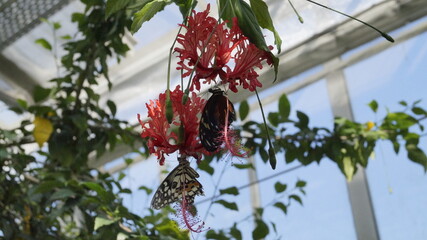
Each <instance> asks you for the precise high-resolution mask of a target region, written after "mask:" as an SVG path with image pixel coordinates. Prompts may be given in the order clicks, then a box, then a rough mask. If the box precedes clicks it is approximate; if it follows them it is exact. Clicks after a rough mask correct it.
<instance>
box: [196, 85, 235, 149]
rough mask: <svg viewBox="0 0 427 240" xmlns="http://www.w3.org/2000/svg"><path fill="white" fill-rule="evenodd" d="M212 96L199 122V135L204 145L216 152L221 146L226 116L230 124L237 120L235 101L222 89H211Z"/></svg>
mask: <svg viewBox="0 0 427 240" xmlns="http://www.w3.org/2000/svg"><path fill="white" fill-rule="evenodd" d="M209 92H211V93H212V96H211V97H210V98H209V100H208V102H207V103H206V105H205V107H204V108H203V112H202V117H201V118H200V124H199V137H200V141H201V142H202V145H203V147H204V148H205V149H206V150H207V151H209V152H215V151H217V150H218V148H219V147H220V146H221V144H222V142H223V140H222V139H221V135H222V134H223V131H224V126H225V123H226V118H227V116H228V126H227V127H229V126H230V124H231V122H233V121H234V120H236V113H235V111H234V106H233V103H231V101H230V100H229V99H228V98H227V96H225V95H224V91H222V90H221V89H218V88H215V89H209Z"/></svg>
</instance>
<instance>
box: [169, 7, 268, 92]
mask: <svg viewBox="0 0 427 240" xmlns="http://www.w3.org/2000/svg"><path fill="white" fill-rule="evenodd" d="M209 10H210V6H209V5H208V7H207V9H206V10H205V11H203V12H199V13H196V12H195V11H193V15H192V16H190V17H189V18H188V26H183V27H184V28H185V29H186V30H187V31H186V33H185V34H179V35H178V38H177V41H178V43H179V44H180V45H181V47H177V48H175V51H176V52H177V53H178V54H179V55H178V57H179V58H180V61H179V62H178V65H179V66H178V68H177V69H178V70H181V69H182V70H183V77H187V76H190V75H191V72H192V71H193V68H195V70H194V76H193V79H191V81H192V85H191V90H193V89H194V88H195V89H197V90H200V80H204V81H203V82H202V83H208V84H210V83H211V82H212V81H213V82H215V81H216V77H217V76H219V78H220V79H221V82H222V83H223V84H227V83H228V84H229V86H230V90H232V91H233V92H237V88H236V86H238V85H241V86H242V87H243V88H244V89H248V90H249V91H255V89H256V88H257V87H261V86H262V84H261V83H260V82H259V81H258V74H257V73H256V71H255V68H256V67H257V68H262V62H263V61H264V60H266V61H267V64H269V65H270V66H271V65H272V60H271V57H270V55H269V54H268V53H267V52H266V51H263V50H260V49H258V48H257V47H256V46H255V45H254V44H252V43H250V42H249V40H248V38H247V37H245V36H244V35H243V33H242V31H241V30H240V28H239V26H238V24H237V19H236V18H234V19H233V24H232V28H231V29H228V28H227V26H226V22H222V23H218V22H217V20H216V19H215V18H213V17H209V16H208V15H209ZM201 53H202V54H201ZM200 54H201V55H200ZM199 55H200V59H199Z"/></svg>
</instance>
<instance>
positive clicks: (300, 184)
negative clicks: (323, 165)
mask: <svg viewBox="0 0 427 240" xmlns="http://www.w3.org/2000/svg"><path fill="white" fill-rule="evenodd" d="M306 185H307V183H306V182H305V181H301V180H298V182H297V183H296V184H295V187H297V188H303V187H305V186H306Z"/></svg>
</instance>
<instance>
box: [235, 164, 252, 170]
mask: <svg viewBox="0 0 427 240" xmlns="http://www.w3.org/2000/svg"><path fill="white" fill-rule="evenodd" d="M233 166H234V167H235V168H237V169H248V168H252V169H255V168H254V165H252V163H247V164H233Z"/></svg>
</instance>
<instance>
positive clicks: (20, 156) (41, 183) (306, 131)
mask: <svg viewBox="0 0 427 240" xmlns="http://www.w3.org/2000/svg"><path fill="white" fill-rule="evenodd" d="M82 2H83V3H84V4H85V5H86V9H85V11H84V12H83V13H75V14H73V16H72V21H73V22H75V23H76V24H77V25H78V31H79V34H77V35H76V36H77V37H75V38H70V37H69V36H63V37H62V38H63V39H66V40H68V42H67V43H66V44H64V45H63V48H64V49H65V51H66V54H65V55H64V56H62V57H61V59H60V62H61V64H60V72H61V76H58V78H55V79H52V80H51V81H50V82H51V85H50V86H49V87H48V88H43V87H36V88H35V90H34V93H33V100H34V104H29V103H27V102H26V101H24V100H19V101H18V104H19V107H14V108H12V110H14V111H15V112H16V113H18V114H28V115H29V116H31V117H30V118H29V119H28V120H24V121H22V122H21V125H20V126H19V127H18V128H16V129H12V130H5V129H1V130H0V144H1V145H0V166H1V169H2V170H1V171H2V172H1V174H0V230H1V231H2V233H3V236H4V237H5V238H6V239H76V238H77V239H124V238H128V239H188V238H189V233H188V232H187V231H182V230H179V229H178V228H177V227H176V225H175V224H174V222H173V221H172V220H170V219H169V217H168V216H169V214H171V213H172V212H173V210H172V209H171V208H167V209H163V210H161V211H152V210H150V211H149V214H148V215H145V216H139V215H136V214H133V213H132V212H130V211H129V209H128V208H126V207H125V206H124V205H123V203H122V198H121V197H122V196H123V195H124V194H132V192H131V191H130V190H129V189H126V188H123V187H122V186H121V184H120V182H119V181H120V180H121V179H122V178H123V177H124V175H120V176H118V178H114V177H112V176H110V175H109V174H106V173H102V172H100V171H98V170H96V169H91V168H90V167H89V164H88V163H89V160H90V159H91V158H97V157H100V156H102V155H103V154H105V153H106V152H108V151H111V150H113V149H114V148H115V146H116V145H117V144H125V145H128V146H132V147H134V150H135V152H138V153H139V154H143V155H144V156H146V155H147V150H146V146H145V143H144V141H143V140H142V139H141V138H140V137H139V133H138V132H137V131H135V130H134V128H133V127H132V126H130V125H129V124H128V123H127V122H125V121H122V120H119V119H117V118H116V117H115V114H116V111H117V108H116V105H115V103H114V102H112V101H107V102H106V106H108V108H107V109H103V108H101V107H100V95H99V94H98V93H96V92H94V91H93V90H92V87H93V86H94V85H97V84H99V83H100V81H107V82H108V83H109V87H110V88H111V87H112V85H111V83H110V81H109V77H108V64H107V61H108V59H109V58H117V60H120V58H121V57H123V56H124V55H125V54H126V52H127V51H128V50H129V48H128V46H127V45H126V44H125V43H123V41H122V37H123V35H124V33H125V31H126V30H130V31H131V32H136V31H137V30H138V29H139V28H140V27H141V25H142V24H143V23H144V22H145V21H148V20H150V19H151V18H152V17H153V16H154V15H155V14H156V13H157V12H159V11H161V10H163V9H164V7H166V6H167V5H169V4H172V3H174V4H176V5H178V6H179V8H180V10H181V13H182V14H183V16H184V17H185V16H187V15H188V14H189V13H190V10H191V9H192V7H194V6H195V4H196V2H193V1H182V0H175V1H166V0H152V1H139V0H124V1H112V0H109V1H107V3H105V2H104V1H102V0H92V1H89V0H82ZM220 4H221V5H220V11H224V12H225V14H224V15H223V16H224V19H231V18H232V17H234V16H237V17H238V18H239V23H241V24H242V26H245V28H242V29H243V31H244V33H245V34H246V35H247V36H248V37H249V38H250V39H251V41H253V42H254V43H256V44H257V46H258V47H260V48H262V49H266V46H267V45H266V43H265V40H264V38H263V36H262V34H261V35H260V32H261V30H260V29H261V28H266V29H269V30H270V31H272V32H273V33H274V35H275V41H276V44H277V46H278V48H279V50H280V43H281V40H280V38H279V37H278V35H277V33H276V31H275V29H274V26H273V23H272V22H271V18H270V16H269V14H268V9H266V6H264V5H263V2H262V1H258V0H254V1H250V4H247V3H246V2H244V1H242V0H233V1H220ZM253 9H256V10H257V11H253ZM47 23H48V24H50V25H51V26H52V28H53V30H56V29H58V28H60V24H59V23H50V22H47ZM36 43H37V44H40V45H41V46H42V47H44V48H46V49H47V50H52V51H54V50H55V49H54V46H53V44H51V43H49V42H48V41H46V40H45V39H39V40H37V42H36ZM277 61H278V60H277V59H276V66H277ZM400 104H401V105H402V111H400V112H389V113H387V115H386V116H384V117H383V118H382V119H381V120H380V121H378V122H376V123H373V122H368V123H356V122H352V121H349V120H347V119H343V118H337V119H335V125H334V128H333V129H327V128H322V127H309V117H308V116H307V115H306V114H304V113H303V112H300V111H297V114H296V116H297V119H290V117H289V116H290V113H291V111H292V109H291V105H290V103H289V101H288V99H287V97H286V95H283V96H282V97H281V98H280V99H279V101H278V111H277V112H270V113H269V114H268V116H267V119H268V131H269V132H270V134H271V135H272V136H273V137H272V147H273V148H274V150H275V152H276V154H284V155H285V159H286V162H287V163H290V162H293V161H298V162H300V163H301V164H302V165H309V164H311V163H313V162H320V161H325V159H329V160H331V161H333V162H335V163H336V164H337V166H338V168H339V169H340V170H341V171H342V173H343V174H344V175H345V176H346V177H347V179H348V180H351V178H352V176H353V175H354V173H355V172H356V171H357V169H358V167H366V166H367V164H368V161H369V157H370V155H371V154H372V152H373V149H374V147H375V144H376V143H377V142H378V141H380V140H383V141H389V142H390V143H391V144H393V146H394V150H395V152H396V153H398V152H399V150H400V149H401V147H404V148H405V149H406V150H407V152H408V159H409V160H411V161H414V162H416V163H418V164H420V165H422V167H423V168H424V170H426V169H427V157H426V155H425V153H424V152H423V150H422V149H421V148H420V147H419V146H418V143H419V139H420V137H421V136H420V135H419V134H418V133H419V132H423V131H424V126H423V125H422V121H423V120H424V119H425V118H426V117H427V111H426V110H424V109H422V108H420V107H419V106H418V102H415V103H413V104H408V103H406V102H403V101H402V102H400ZM369 106H370V108H371V109H372V110H373V111H374V112H376V111H377V109H378V104H377V103H376V102H375V101H372V102H371V103H370V104H369ZM249 110H250V109H249V105H248V104H247V102H242V103H241V104H240V108H239V115H240V119H241V120H242V121H243V120H246V117H247V116H248V113H249ZM239 130H240V131H242V132H245V135H244V136H245V138H244V143H245V146H246V147H248V148H249V149H251V153H252V154H259V156H261V158H262V159H263V160H264V162H266V163H267V162H268V161H271V160H272V158H274V156H272V154H271V152H270V153H269V152H268V151H267V150H266V145H267V131H266V129H265V127H264V125H263V124H262V123H258V122H255V121H247V122H245V123H244V124H243V125H242V126H241V127H240V128H239ZM417 132H418V133H417ZM36 143H37V144H38V146H39V147H37V146H36V145H35V144H36ZM141 144H142V146H143V147H142V148H140V147H136V146H140V145H141ZM219 158H220V156H215V157H206V158H205V160H204V161H202V163H201V164H200V166H199V168H200V169H201V170H203V171H206V172H208V173H209V174H213V169H212V167H210V163H211V162H212V161H215V160H218V159H219ZM235 167H237V168H239V169H243V170H245V169H248V168H252V167H253V166H251V165H250V164H236V165H235ZM305 186H306V183H305V182H304V181H302V180H299V181H297V182H296V183H295V184H294V185H293V187H292V188H290V187H289V188H288V184H285V183H281V182H276V183H275V185H274V189H275V190H276V192H277V197H276V198H275V199H274V200H273V201H272V202H271V203H270V204H269V205H268V206H267V207H273V208H277V209H280V210H281V211H282V212H283V213H284V214H286V213H287V211H288V208H289V207H290V205H291V204H292V203H294V202H297V203H299V204H302V197H303V195H304V194H305V191H304V187H305ZM141 189H142V190H145V191H146V192H147V194H150V193H151V192H152V190H151V189H149V188H147V187H145V186H142V187H141ZM239 190H241V189H238V188H237V187H231V188H227V189H222V190H220V191H218V195H217V197H216V198H215V199H212V200H211V201H212V204H220V205H222V206H224V207H225V208H228V209H229V210H230V211H233V210H238V203H236V202H228V201H225V200H223V199H221V196H222V195H232V196H236V195H238V194H239ZM263 211H264V209H263V208H260V209H257V211H256V212H254V214H253V218H254V222H255V224H254V229H253V233H252V236H253V238H254V239H262V238H264V237H265V236H267V235H268V234H269V233H271V232H273V231H275V229H276V225H275V223H271V222H269V221H267V220H266V219H263ZM206 237H207V238H210V239H230V238H234V239H242V233H241V231H240V230H239V224H238V223H236V224H234V225H233V226H230V227H229V228H228V229H215V230H214V229H212V230H209V231H207V232H206Z"/></svg>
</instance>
